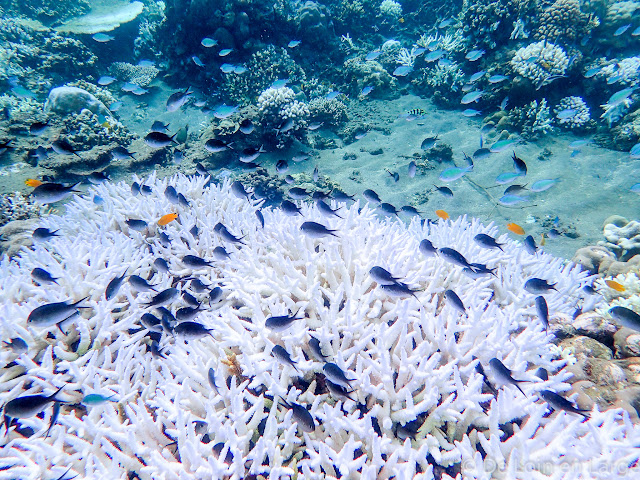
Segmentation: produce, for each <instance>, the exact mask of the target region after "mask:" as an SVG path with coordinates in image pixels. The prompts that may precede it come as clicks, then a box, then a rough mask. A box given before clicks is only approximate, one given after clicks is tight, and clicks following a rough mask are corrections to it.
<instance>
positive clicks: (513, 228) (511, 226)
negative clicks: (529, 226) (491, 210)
mask: <svg viewBox="0 0 640 480" xmlns="http://www.w3.org/2000/svg"><path fill="white" fill-rule="evenodd" d="M507 230H509V231H510V232H513V233H515V234H516V235H524V228H522V227H521V226H520V225H518V224H517V223H507Z"/></svg>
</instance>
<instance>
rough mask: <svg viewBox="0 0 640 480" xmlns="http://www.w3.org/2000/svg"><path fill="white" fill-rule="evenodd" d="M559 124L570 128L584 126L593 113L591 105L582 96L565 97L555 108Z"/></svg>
mask: <svg viewBox="0 0 640 480" xmlns="http://www.w3.org/2000/svg"><path fill="white" fill-rule="evenodd" d="M554 113H555V115H556V119H557V121H558V124H560V125H562V126H565V127H568V128H580V127H584V126H585V125H586V124H587V123H588V122H589V120H590V119H591V115H590V112H589V106H588V105H587V104H586V103H585V101H584V100H583V99H582V98H581V97H576V96H570V97H564V98H563V99H561V100H560V101H559V102H558V105H557V106H556V108H555V109H554Z"/></svg>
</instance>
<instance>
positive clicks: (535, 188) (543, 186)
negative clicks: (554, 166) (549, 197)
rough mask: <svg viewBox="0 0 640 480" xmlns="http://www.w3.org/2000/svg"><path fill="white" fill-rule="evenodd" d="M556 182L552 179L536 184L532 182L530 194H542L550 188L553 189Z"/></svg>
mask: <svg viewBox="0 0 640 480" xmlns="http://www.w3.org/2000/svg"><path fill="white" fill-rule="evenodd" d="M557 182H558V180H554V179H545V180H538V181H536V182H533V184H532V185H531V187H530V188H529V189H530V190H531V191H532V192H544V191H545V190H549V189H550V188H551V187H553V186H554V185H555V184H556V183H557Z"/></svg>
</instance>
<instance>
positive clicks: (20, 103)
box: [0, 94, 47, 133]
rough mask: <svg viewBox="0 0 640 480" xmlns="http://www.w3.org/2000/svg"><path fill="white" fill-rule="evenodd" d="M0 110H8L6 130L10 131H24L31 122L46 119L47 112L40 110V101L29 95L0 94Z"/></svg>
mask: <svg viewBox="0 0 640 480" xmlns="http://www.w3.org/2000/svg"><path fill="white" fill-rule="evenodd" d="M5 109H6V110H5ZM0 110H2V111H6V112H8V114H9V117H10V118H11V122H10V123H9V125H8V130H9V131H10V132H12V133H24V132H26V131H28V128H29V126H30V125H31V124H32V123H33V122H45V121H46V120H47V114H46V113H44V112H43V111H42V103H40V102H38V101H37V100H36V99H34V98H31V97H22V98H18V97H15V96H13V95H6V94H5V95H0Z"/></svg>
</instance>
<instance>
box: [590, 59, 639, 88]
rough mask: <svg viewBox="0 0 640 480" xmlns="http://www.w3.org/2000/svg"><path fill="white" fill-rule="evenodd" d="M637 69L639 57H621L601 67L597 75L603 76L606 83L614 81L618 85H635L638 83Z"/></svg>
mask: <svg viewBox="0 0 640 480" xmlns="http://www.w3.org/2000/svg"><path fill="white" fill-rule="evenodd" d="M638 69H640V57H629V58H623V59H622V60H619V61H612V62H611V63H610V64H609V65H605V66H604V67H602V69H601V70H600V71H599V72H598V76H599V77H603V78H605V79H606V80H607V83H613V82H614V81H615V83H616V84H618V85H624V86H627V87H636V86H638V84H640V76H639V75H638Z"/></svg>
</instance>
